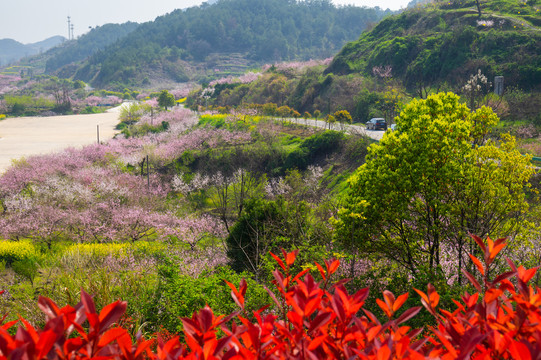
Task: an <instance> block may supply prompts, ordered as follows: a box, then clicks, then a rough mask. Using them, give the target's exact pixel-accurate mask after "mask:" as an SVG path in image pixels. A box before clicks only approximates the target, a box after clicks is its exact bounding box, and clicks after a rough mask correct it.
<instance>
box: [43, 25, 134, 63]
mask: <svg viewBox="0 0 541 360" xmlns="http://www.w3.org/2000/svg"><path fill="white" fill-rule="evenodd" d="M138 25H139V24H137V23H134V22H127V23H124V24H105V25H103V26H97V27H95V28H94V29H92V30H91V31H89V32H88V33H86V34H84V35H82V36H81V37H79V38H78V39H77V41H68V42H66V43H65V44H63V46H61V47H58V48H56V49H54V50H52V51H51V52H50V57H49V59H48V60H47V63H46V66H45V71H46V72H47V73H51V72H54V71H56V70H57V69H59V68H61V67H62V66H64V65H67V64H70V63H74V62H78V61H82V60H85V59H86V58H88V57H89V56H91V55H92V54H94V53H95V52H97V51H99V50H101V49H103V48H105V47H106V46H108V45H110V44H112V43H114V42H115V41H117V40H118V39H120V38H122V37H124V36H126V35H127V34H129V33H130V32H132V31H133V30H135V28H137V26H138Z"/></svg>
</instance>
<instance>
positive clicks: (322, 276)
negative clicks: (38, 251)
mask: <svg viewBox="0 0 541 360" xmlns="http://www.w3.org/2000/svg"><path fill="white" fill-rule="evenodd" d="M316 266H317V269H318V270H319V273H320V274H321V278H322V279H323V280H327V277H326V276H325V270H323V267H322V266H321V265H319V264H318V263H317V262H316Z"/></svg>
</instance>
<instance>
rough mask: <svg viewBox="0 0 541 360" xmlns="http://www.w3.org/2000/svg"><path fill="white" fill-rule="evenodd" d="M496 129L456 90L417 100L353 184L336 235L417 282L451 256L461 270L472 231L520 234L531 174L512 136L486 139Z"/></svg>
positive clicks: (488, 113) (491, 117) (488, 114)
mask: <svg viewBox="0 0 541 360" xmlns="http://www.w3.org/2000/svg"><path fill="white" fill-rule="evenodd" d="M497 122H498V118H497V116H496V115H495V114H494V113H493V112H492V110H491V109H489V108H486V107H482V108H480V109H478V110H476V111H475V112H470V110H469V109H468V108H467V107H466V105H464V104H462V103H461V102H460V101H459V97H458V96H457V95H455V94H453V93H439V94H436V95H432V96H429V97H428V98H427V99H426V100H414V101H412V102H411V103H410V104H409V105H407V106H406V108H405V109H404V110H403V111H402V113H401V114H400V116H399V117H398V118H397V119H396V124H397V127H398V129H399V130H397V131H393V132H387V133H386V134H385V135H384V137H383V139H382V140H381V142H380V143H379V144H373V145H372V146H371V147H370V148H369V154H368V156H367V162H366V163H365V164H364V165H363V166H361V167H360V168H359V169H358V170H357V171H356V172H355V173H354V174H353V175H352V176H351V178H350V179H349V184H350V190H349V193H348V194H347V196H346V198H345V201H344V205H343V209H342V210H341V211H340V215H339V217H338V220H337V226H338V232H339V234H340V238H341V239H345V241H346V242H349V241H351V242H354V244H355V245H356V246H357V247H358V248H359V249H360V250H361V251H362V252H363V253H365V254H374V255H377V256H383V257H385V258H387V259H389V260H392V261H395V262H397V263H399V264H401V265H402V266H404V267H405V268H407V269H408V270H409V271H410V272H411V273H412V274H413V275H415V274H416V272H417V271H418V269H423V268H424V269H430V270H431V271H435V270H436V269H437V268H438V267H440V266H441V265H442V264H443V263H444V262H445V259H446V257H449V256H453V257H459V265H458V266H459V268H461V267H463V266H464V264H466V263H467V262H466V261H465V259H466V257H465V253H466V250H467V249H469V246H472V244H471V242H470V240H468V234H476V233H477V234H483V235H488V234H490V235H491V236H493V235H496V236H500V235H501V236H513V235H514V234H516V232H517V231H519V230H520V221H521V219H522V216H523V214H524V212H525V211H526V210H527V207H528V206H527V203H526V201H525V192H524V188H525V186H527V183H528V180H529V179H530V177H531V176H532V175H533V173H534V170H533V169H532V168H531V166H530V163H529V161H530V159H529V158H528V157H524V156H522V155H521V154H520V153H519V152H518V151H517V150H516V148H515V140H514V138H512V137H510V136H504V137H503V138H502V139H501V140H500V141H498V142H496V141H492V140H487V139H486V136H487V134H488V132H489V131H490V129H491V128H492V127H493V126H494V125H496V124H497ZM350 245H351V243H350ZM455 259H456V258H455ZM458 270H460V269H458Z"/></svg>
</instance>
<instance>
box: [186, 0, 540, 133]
mask: <svg viewBox="0 0 541 360" xmlns="http://www.w3.org/2000/svg"><path fill="white" fill-rule="evenodd" d="M538 4H539V1H537V2H528V3H526V4H524V3H521V4H515V3H511V2H508V1H505V0H496V1H487V2H483V3H482V5H481V17H479V13H478V9H477V7H476V6H475V3H474V2H469V3H458V2H456V3H455V2H451V3H449V2H446V3H445V4H441V3H439V4H434V3H432V4H426V5H420V6H416V7H413V8H411V9H408V10H406V11H404V12H403V13H401V14H397V15H393V16H389V17H387V18H385V19H384V20H382V21H381V22H380V23H379V24H378V25H377V26H375V27H374V28H373V29H372V30H370V31H367V32H365V33H363V34H362V35H361V37H360V38H359V39H358V40H356V41H353V42H350V43H348V44H346V45H345V46H344V48H343V49H342V50H341V51H340V52H339V53H338V54H337V55H336V56H335V57H334V59H333V61H332V62H331V63H330V64H329V65H328V66H326V67H325V68H324V67H323V66H322V64H321V63H320V64H319V65H318V66H317V67H314V66H312V67H308V66H302V67H299V65H298V64H291V65H289V66H288V65H287V64H286V65H281V66H279V65H277V66H274V67H272V68H270V69H268V70H267V71H266V72H265V73H264V74H263V76H260V77H259V78H258V79H257V80H256V81H253V82H252V83H250V84H243V83H242V82H241V81H236V80H235V79H231V81H228V82H229V83H228V84H218V85H216V86H214V91H209V90H207V89H203V90H200V91H199V92H194V93H193V94H192V95H191V96H190V98H189V99H188V103H189V104H190V105H193V106H194V108H195V106H206V105H212V106H222V107H223V106H237V105H239V104H249V103H256V104H265V103H274V104H277V105H278V106H282V105H287V106H289V107H292V108H294V109H295V110H297V111H299V112H300V113H301V114H302V113H304V112H305V111H308V112H310V113H314V111H316V110H319V111H321V112H323V113H324V114H332V113H334V112H336V111H339V110H347V111H349V112H350V113H351V115H352V116H353V119H354V120H355V121H362V122H365V121H367V120H368V119H370V118H372V117H384V118H386V119H388V120H392V119H393V118H394V116H396V115H398V113H399V112H400V109H401V107H402V106H403V104H405V103H407V102H408V101H409V100H410V99H411V98H413V97H421V98H424V97H426V96H427V94H429V93H434V92H438V91H441V90H445V91H453V92H455V93H458V94H461V95H465V93H464V91H463V86H464V85H465V84H466V82H467V81H468V79H469V78H470V77H471V76H472V75H474V74H477V73H478V71H479V70H481V72H482V73H483V74H484V75H486V77H487V78H488V80H487V82H493V80H494V76H497V75H503V76H504V84H505V86H504V88H505V93H504V96H503V97H497V98H495V97H491V96H488V95H489V93H491V92H492V90H493V89H492V88H491V87H490V86H484V88H483V89H482V91H477V93H478V94H476V96H478V97H480V98H481V100H480V101H478V104H480V103H482V104H485V105H491V106H493V107H494V108H495V110H496V111H497V112H498V114H499V115H500V117H501V118H502V119H504V120H506V121H507V120H510V121H517V120H520V121H525V122H530V123H536V124H541V114H540V113H539V107H540V106H541V31H540V30H541V29H540V28H539V21H540V15H538V14H539V8H540V6H539V5H538ZM487 85H488V84H487ZM209 94H210V98H209ZM203 95H206V96H203ZM469 105H471V101H470V103H469Z"/></svg>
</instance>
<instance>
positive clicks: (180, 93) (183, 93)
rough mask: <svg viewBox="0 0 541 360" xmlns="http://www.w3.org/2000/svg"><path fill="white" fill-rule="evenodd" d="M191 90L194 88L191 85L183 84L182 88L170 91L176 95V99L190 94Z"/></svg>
mask: <svg viewBox="0 0 541 360" xmlns="http://www.w3.org/2000/svg"><path fill="white" fill-rule="evenodd" d="M191 90H192V87H191V86H183V87H180V88H176V89H173V90H170V91H169V93H170V94H172V95H173V96H174V97H175V99H177V100H178V99H182V98H185V97H186V96H188V94H189V93H190V91H191Z"/></svg>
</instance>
